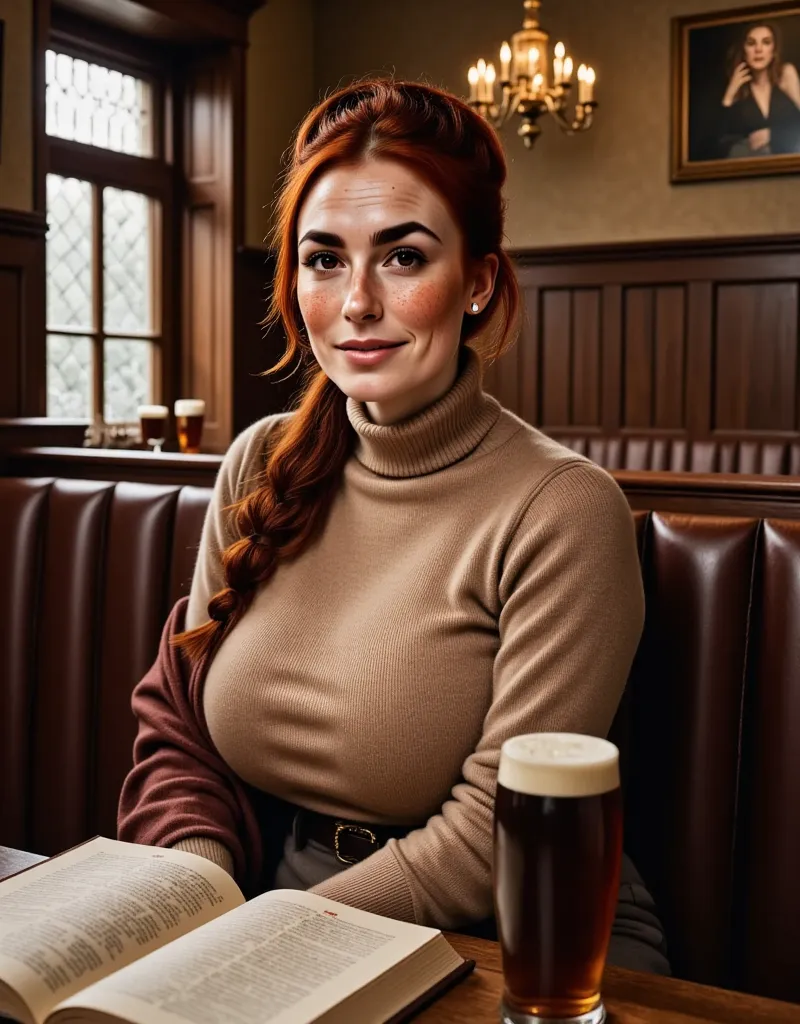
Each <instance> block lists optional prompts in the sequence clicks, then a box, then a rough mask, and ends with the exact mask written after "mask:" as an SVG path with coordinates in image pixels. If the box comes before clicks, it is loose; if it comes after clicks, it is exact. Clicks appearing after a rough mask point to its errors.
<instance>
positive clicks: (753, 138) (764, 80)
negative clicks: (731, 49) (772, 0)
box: [722, 22, 800, 157]
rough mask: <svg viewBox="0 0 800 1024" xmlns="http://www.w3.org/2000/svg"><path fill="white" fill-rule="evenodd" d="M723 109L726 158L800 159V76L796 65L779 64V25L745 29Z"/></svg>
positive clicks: (723, 102) (723, 99)
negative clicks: (782, 156) (787, 155)
mask: <svg viewBox="0 0 800 1024" xmlns="http://www.w3.org/2000/svg"><path fill="white" fill-rule="evenodd" d="M722 107H723V132H722V135H723V146H724V148H725V150H726V155H727V156H729V157H741V156H771V155H775V154H779V153H800V76H798V73H797V68H796V67H795V66H794V64H790V63H788V62H783V61H782V60H781V55H780V43H779V35H778V29H777V27H776V26H775V25H773V24H770V23H764V22H757V23H754V24H751V25H749V26H748V27H747V29H746V31H745V33H744V36H743V37H742V42H741V43H740V45H739V47H738V49H737V51H736V53H735V54H734V56H733V70H732V72H731V75H730V79H729V81H728V87H727V89H726V90H725V94H724V96H723V97H722Z"/></svg>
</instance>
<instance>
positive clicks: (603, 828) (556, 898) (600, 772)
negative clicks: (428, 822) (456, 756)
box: [494, 733, 622, 1024]
mask: <svg viewBox="0 0 800 1024" xmlns="http://www.w3.org/2000/svg"><path fill="white" fill-rule="evenodd" d="M621 858H622V797H621V793H620V788H619V751H618V750H617V748H616V747H615V746H614V744H613V743H609V742H608V741H607V740H602V739H597V738H596V737H593V736H580V735H576V734H573V733H530V734H528V735H524V736H515V737H513V738H512V739H509V740H506V742H505V743H504V744H503V746H502V748H501V751H500V766H499V769H498V774H497V796H496V801H495V817H494V901H495V914H496V918H497V930H498V937H499V939H500V943H501V950H502V957H503V979H504V986H503V1002H502V1005H501V1020H502V1021H503V1024H534V1022H537V1024H538V1022H542V1021H548V1022H550V1021H563V1022H570V1024H600V1022H601V1021H604V1020H605V1019H606V1013H605V1008H604V1006H603V1003H602V1000H601V995H600V982H601V979H602V975H603V968H604V966H605V960H606V954H607V952H608V943H609V939H610V938H611V926H612V924H613V921H614V914H615V911H616V905H617V897H618V891H619V871H620V862H621Z"/></svg>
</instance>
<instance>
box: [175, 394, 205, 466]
mask: <svg viewBox="0 0 800 1024" xmlns="http://www.w3.org/2000/svg"><path fill="white" fill-rule="evenodd" d="M205 412H206V403H205V402H204V401H203V399H202V398H179V399H178V400H177V401H176V402H175V425H176V427H177V430H178V446H179V447H180V450H181V451H182V452H183V453H184V455H197V454H198V453H199V451H200V439H201V438H202V436H203V418H204V416H205Z"/></svg>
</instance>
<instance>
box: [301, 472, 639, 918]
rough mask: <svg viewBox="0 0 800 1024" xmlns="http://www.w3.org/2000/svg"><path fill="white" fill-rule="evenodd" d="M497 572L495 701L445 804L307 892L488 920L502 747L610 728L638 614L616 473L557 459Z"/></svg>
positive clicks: (631, 545)
mask: <svg viewBox="0 0 800 1024" xmlns="http://www.w3.org/2000/svg"><path fill="white" fill-rule="evenodd" d="M498 572H499V596H500V600H501V606H502V610H501V613H500V616H499V622H498V628H499V636H500V646H499V649H498V652H497V655H496V658H495V663H494V674H493V699H492V703H491V706H490V707H489V709H488V711H487V714H486V717H485V719H484V727H483V733H482V736H481V738H480V740H479V742H478V744H477V747H476V749H475V750H474V751H473V753H472V754H470V756H469V757H468V758H467V759H466V761H465V762H464V764H463V767H462V777H461V779H460V780H459V781H458V783H457V784H456V785H455V786H454V787H453V789H452V791H451V797H450V799H449V800H447V801H446V802H445V804H444V806H443V807H442V809H441V811H440V812H439V813H437V814H435V815H433V816H432V817H431V818H430V820H429V821H428V823H427V825H426V826H425V827H424V828H421V829H417V830H415V831H414V832H411V833H409V835H408V836H406V837H405V838H403V839H400V840H390V841H389V842H388V843H387V845H386V846H384V847H383V848H382V849H380V850H378V851H376V852H375V853H374V854H372V855H371V856H370V857H368V858H367V859H366V860H364V861H362V862H361V863H359V864H355V865H353V867H350V868H347V869H346V870H345V871H343V872H341V873H340V874H338V875H335V876H334V877H332V878H330V879H328V880H327V881H325V882H323V883H321V884H320V885H318V886H315V887H314V889H313V890H312V891H314V892H318V893H321V894H323V895H326V896H329V897H331V898H332V899H335V900H340V901H341V902H343V903H347V904H350V905H352V906H357V907H361V908H363V909H366V910H372V911H375V912H377V913H381V914H385V915H386V916H389V917H397V918H400V919H404V920H410V921H416V922H418V923H420V924H430V925H435V926H436V927H440V928H441V927H445V928H455V927H459V926H461V925H464V924H466V923H469V922H472V921H476V920H480V919H482V918H485V917H488V916H489V915H490V914H491V913H492V888H491V864H492V824H493V813H494V797H495V787H496V778H497V767H498V762H499V757H500V747H501V745H502V743H503V742H504V740H506V739H508V738H509V737H510V736H514V735H517V734H519V733H526V732H537V731H551V730H552V731H569V732H581V733H590V734H594V735H598V736H604V735H606V733H607V732H608V729H609V727H610V725H611V722H612V719H613V717H614V714H615V712H616V709H617V706H618V703H619V700H620V697H621V695H622V691H623V689H624V686H625V682H626V680H627V677H628V673H629V671H630V666H631V662H632V660H633V656H634V653H635V651H636V647H637V644H638V642H639V637H640V634H641V629H642V624H643V617H644V598H643V590H642V580H641V571H640V568H639V560H638V552H637V548H636V541H635V534H634V528H633V522H632V518H631V514H630V511H629V508H628V505H627V502H626V501H625V498H624V496H623V495H622V493H621V492H620V490H619V488H618V487H617V486H616V484H615V483H614V482H613V480H612V479H611V477H609V476H608V474H607V473H605V472H604V471H603V470H601V469H600V468H599V467H597V466H594V465H593V464H591V463H588V462H583V461H581V462H571V463H567V464H565V465H563V466H561V467H559V468H558V469H557V470H556V471H555V472H554V473H553V474H551V475H550V477H549V478H548V480H547V481H545V482H544V483H543V484H542V486H541V487H540V488H539V490H538V492H537V493H536V494H535V495H534V496H533V498H532V500H531V501H530V504H529V505H528V507H527V509H526V510H525V511H524V514H523V515H522V516H521V519H520V522H519V524H518V526H517V528H516V531H515V534H514V537H513V539H512V541H511V543H510V545H509V547H508V550H507V551H506V553H505V556H504V558H503V561H502V564H501V565H500V566H498Z"/></svg>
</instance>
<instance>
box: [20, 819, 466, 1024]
mask: <svg viewBox="0 0 800 1024" xmlns="http://www.w3.org/2000/svg"><path fill="white" fill-rule="evenodd" d="M473 967H474V962H473V961H471V960H464V959H462V957H460V956H459V955H458V953H456V952H455V950H454V949H453V948H452V946H451V945H450V944H449V943H448V942H447V940H446V939H445V937H444V936H443V935H442V933H441V932H440V931H438V930H437V929H435V928H424V927H421V926H420V925H415V924H406V923H404V922H402V921H393V920H391V919H389V918H386V917H379V916H378V915H376V914H367V913H364V912H363V911H361V910H354V909H353V908H352V907H347V906H344V905H343V904H341V903H335V902H334V901H333V900H328V899H325V898H324V897H321V896H315V895H313V894H312V893H307V892H302V891H300V890H294V889H277V890H274V891H272V892H267V893H264V894H263V895H261V896H258V897H257V898H256V899H254V900H251V901H250V902H245V900H244V897H243V896H242V894H241V892H240V891H239V889H238V888H237V886H236V884H235V883H234V881H233V879H231V878H230V877H229V876H228V874H227V873H226V872H225V871H223V870H222V868H219V867H217V866H216V864H212V863H211V862H210V861H208V860H205V859H204V858H203V857H198V856H195V854H192V853H184V852H183V851H180V850H165V849H161V848H158V847H150V846H137V845H134V844H132V843H120V842H117V841H116V840H113V839H103V838H97V839H92V840H91V841H90V842H88V843H84V844H83V845H82V846H77V847H75V848H74V849H72V850H69V851H68V852H67V853H63V854H60V855H59V856H58V857H53V858H52V859H51V860H48V861H45V862H43V863H41V864H38V865H36V867H33V868H30V869H28V870H27V871H23V872H21V873H20V874H18V875H14V876H12V877H11V878H8V879H6V880H5V881H4V882H0V1016H1V1015H3V1014H5V1015H7V1016H9V1017H11V1018H12V1019H14V1020H19V1021H24V1022H25V1024H45V1022H46V1024H84V1022H85V1024H93V1022H98V1024H99V1022H104V1024H108V1022H114V1021H122V1022H130V1024H187V1022H190V1024H264V1022H266V1021H269V1022H270V1024H307V1022H311V1021H319V1022H324V1024H355V1022H358V1024H384V1022H387V1021H393V1022H394V1021H400V1020H403V1019H405V1018H406V1017H407V1016H408V1015H409V1014H410V1013H411V1012H413V1011H414V1010H416V1009H418V1007H419V1006H420V1005H424V1004H425V1003H427V1002H428V1001H429V1000H430V999H431V998H433V997H434V996H435V995H436V994H438V993H439V992H441V991H444V989H445V988H447V987H449V986H450V985H451V984H454V983H455V982H456V981H457V980H458V979H459V978H461V977H463V976H464V975H465V974H468V973H469V971H470V970H471V969H472V968H473Z"/></svg>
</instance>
